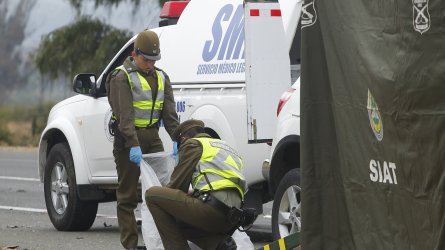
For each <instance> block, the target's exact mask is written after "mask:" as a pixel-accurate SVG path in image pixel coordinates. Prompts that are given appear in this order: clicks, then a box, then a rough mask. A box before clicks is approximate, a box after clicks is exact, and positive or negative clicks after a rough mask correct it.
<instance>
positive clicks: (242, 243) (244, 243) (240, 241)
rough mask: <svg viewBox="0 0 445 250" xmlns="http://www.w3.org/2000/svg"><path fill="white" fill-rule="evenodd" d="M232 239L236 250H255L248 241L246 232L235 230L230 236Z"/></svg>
mask: <svg viewBox="0 0 445 250" xmlns="http://www.w3.org/2000/svg"><path fill="white" fill-rule="evenodd" d="M232 238H233V239H234V240H235V242H236V249H242V250H251V249H255V247H254V245H253V243H252V241H251V240H250V237H249V235H247V234H246V232H241V231H239V230H235V232H234V233H233V234H232Z"/></svg>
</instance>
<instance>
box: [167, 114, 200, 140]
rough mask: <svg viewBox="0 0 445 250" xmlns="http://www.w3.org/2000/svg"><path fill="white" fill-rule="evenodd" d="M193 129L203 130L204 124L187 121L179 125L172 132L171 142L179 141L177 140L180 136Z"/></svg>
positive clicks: (198, 121)
mask: <svg viewBox="0 0 445 250" xmlns="http://www.w3.org/2000/svg"><path fill="white" fill-rule="evenodd" d="M194 127H201V128H204V122H203V121H201V120H195V119H191V120H187V121H185V122H183V123H181V124H179V126H178V127H177V128H176V130H175V131H174V132H173V140H174V141H179V138H180V137H181V135H182V134H184V133H185V132H187V131H188V130H189V129H191V128H194Z"/></svg>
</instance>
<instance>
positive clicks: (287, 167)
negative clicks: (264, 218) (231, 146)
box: [263, 78, 301, 239]
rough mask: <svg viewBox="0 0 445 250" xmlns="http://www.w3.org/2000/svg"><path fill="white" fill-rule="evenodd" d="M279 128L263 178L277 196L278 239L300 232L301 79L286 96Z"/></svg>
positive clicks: (275, 230) (274, 212)
mask: <svg viewBox="0 0 445 250" xmlns="http://www.w3.org/2000/svg"><path fill="white" fill-rule="evenodd" d="M277 116H278V121H277V128H276V133H275V136H274V139H273V142H272V147H271V155H270V160H269V159H267V160H266V161H265V162H264V164H263V175H264V177H265V178H266V179H268V180H269V188H270V191H271V194H273V195H274V201H273V208H272V234H273V237H274V239H279V238H282V237H284V236H287V235H289V234H291V233H295V232H298V231H300V230H301V216H300V213H301V207H300V201H301V198H300V192H301V188H300V169H299V168H300V166H299V162H300V153H299V152H300V78H298V79H297V80H296V81H295V83H294V84H293V85H292V87H291V88H290V89H289V90H287V91H286V92H284V93H283V95H282V96H281V98H280V102H279V104H278V108H277Z"/></svg>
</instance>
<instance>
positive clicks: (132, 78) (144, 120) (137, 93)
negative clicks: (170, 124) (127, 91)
mask: <svg viewBox="0 0 445 250" xmlns="http://www.w3.org/2000/svg"><path fill="white" fill-rule="evenodd" d="M116 69H117V70H122V71H123V72H125V74H126V75H127V77H128V82H129V83H130V88H131V90H132V94H133V108H134V125H135V126H136V127H147V126H149V125H152V124H155V123H156V122H158V121H159V118H160V117H161V112H162V107H163V105H164V82H165V76H164V74H163V73H162V72H161V71H158V70H156V75H157V76H158V77H157V78H158V94H157V96H156V100H155V102H154V103H153V98H152V97H153V95H152V92H151V87H150V84H148V82H147V80H146V79H145V77H143V76H142V75H141V74H139V73H138V72H137V71H131V72H130V73H128V72H127V70H126V69H125V67H124V66H123V65H121V66H119V67H117V68H116Z"/></svg>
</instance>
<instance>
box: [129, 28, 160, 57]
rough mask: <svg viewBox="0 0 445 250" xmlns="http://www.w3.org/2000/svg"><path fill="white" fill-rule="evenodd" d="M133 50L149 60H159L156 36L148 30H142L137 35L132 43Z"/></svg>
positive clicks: (157, 38)
mask: <svg viewBox="0 0 445 250" xmlns="http://www.w3.org/2000/svg"><path fill="white" fill-rule="evenodd" d="M134 50H135V51H136V53H138V54H141V55H142V56H144V57H145V58H147V59H149V60H154V61H157V60H159V59H161V49H160V48H159V37H158V35H157V34H156V33H155V32H153V31H150V30H144V31H142V32H141V33H139V34H138V36H137V37H136V41H135V42H134Z"/></svg>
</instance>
